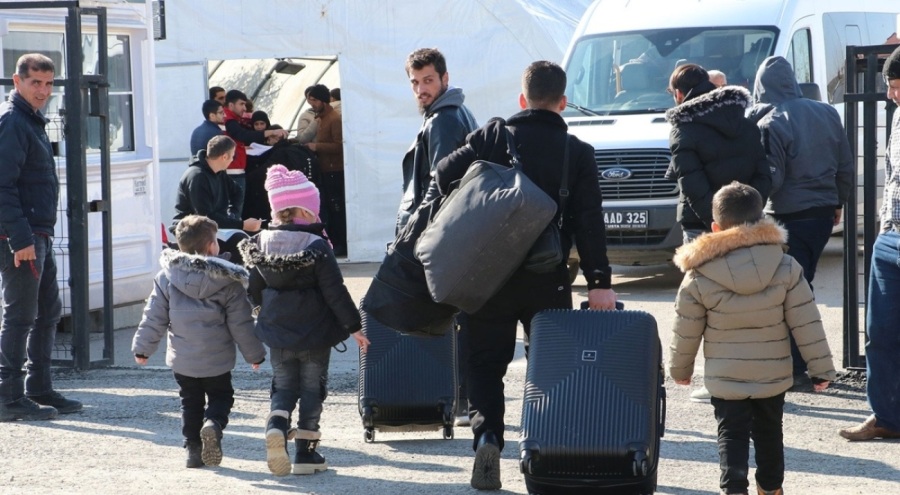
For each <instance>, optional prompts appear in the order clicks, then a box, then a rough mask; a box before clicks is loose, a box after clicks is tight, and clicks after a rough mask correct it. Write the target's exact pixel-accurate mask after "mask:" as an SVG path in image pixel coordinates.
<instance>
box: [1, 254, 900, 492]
mask: <svg viewBox="0 0 900 495" xmlns="http://www.w3.org/2000/svg"><path fill="white" fill-rule="evenodd" d="M842 255H843V250H842V249H841V247H840V244H839V242H837V240H833V242H832V243H831V244H830V245H829V248H828V250H827V251H826V254H825V256H824V258H823V259H822V262H821V263H820V269H819V274H818V275H817V277H816V279H815V282H814V286H815V290H816V295H817V300H818V305H819V308H820V310H821V312H822V315H823V319H824V321H825V325H826V329H827V332H828V338H829V342H830V343H831V345H832V352H833V354H834V356H835V357H836V358H835V362H836V365H838V366H839V365H840V356H841V352H842V348H843V342H842V323H841V315H842V312H841V304H842V303H841V294H842V280H843V279H842V269H841V257H842ZM342 269H343V271H344V274H345V277H346V279H347V285H348V287H349V288H350V291H351V293H352V294H353V296H354V298H355V300H359V297H360V296H361V295H362V294H364V293H365V290H366V288H367V287H368V284H369V282H370V280H371V277H372V275H373V274H374V272H375V270H376V269H377V265H375V264H344V265H342ZM615 272H616V275H615V277H614V288H615V289H616V291H617V292H618V294H619V296H620V299H622V300H623V301H625V303H626V305H627V308H628V309H635V310H643V311H647V312H649V313H651V314H653V315H654V316H655V317H656V319H657V321H658V324H659V331H660V337H661V339H662V341H663V345H664V346H667V345H668V342H669V340H670V338H669V334H670V331H671V324H672V318H673V310H672V308H673V301H674V296H675V292H676V291H677V288H678V284H679V283H680V280H681V276H680V274H679V273H678V272H677V271H676V270H674V269H673V268H671V267H648V268H622V267H615ZM575 289H576V290H575V292H576V304H577V303H578V302H580V301H581V300H583V299H584V298H585V297H586V288H585V287H584V285H583V280H582V281H581V285H578V286H576V288H575ZM148 290H149V288H148ZM132 335H133V329H125V330H120V331H117V332H116V334H115V349H114V353H113V354H114V356H115V363H116V365H115V366H114V367H112V368H107V369H95V370H91V371H86V372H72V371H67V370H64V369H59V370H58V371H57V373H56V375H55V386H56V388H57V389H58V390H60V391H62V392H63V393H65V394H66V395H67V396H70V397H72V398H76V399H78V400H81V401H83V402H84V403H85V409H84V411H83V412H81V413H76V414H72V415H67V416H63V417H61V418H59V419H57V420H55V421H49V422H41V423H22V422H17V423H0V459H2V460H3V461H2V464H0V466H2V467H0V494H21V493H47V494H72V493H84V494H88V493H90V494H98V493H99V494H106V493H109V494H141V495H146V493H148V492H151V493H159V494H181V493H204V492H206V493H271V494H274V493H280V492H292V493H314V494H347V493H365V494H367V495H377V494H385V495H388V494H434V493H440V494H462V493H475V490H473V489H472V488H471V487H470V486H469V476H470V473H471V467H472V451H471V440H472V434H471V432H470V431H469V430H468V429H467V428H456V429H455V438H454V439H452V440H441V439H440V437H441V434H440V432H438V431H434V432H419V433H391V432H378V433H377V436H376V441H375V443H371V444H369V443H365V442H364V441H363V428H362V424H361V421H360V418H359V412H358V407H357V398H356V387H357V382H356V380H357V366H358V360H357V350H356V348H355V347H354V345H353V341H352V339H351V340H348V342H347V344H348V348H349V349H348V351H347V352H345V353H337V352H334V353H333V358H332V364H331V369H330V383H329V386H330V390H331V392H330V396H329V398H328V400H327V401H326V406H325V412H324V414H323V420H322V432H323V439H322V443H321V448H320V450H321V452H322V453H323V454H324V455H325V456H326V457H327V458H328V461H329V464H330V469H329V470H328V471H327V472H325V473H322V474H318V475H315V476H292V475H289V476H286V477H282V478H279V477H275V476H273V475H272V474H271V473H269V471H268V469H267V467H266V463H265V448H264V441H263V428H264V423H265V417H266V415H267V413H268V386H269V382H270V376H271V369H270V368H268V366H267V365H263V369H261V370H260V371H258V372H254V371H252V370H251V369H250V367H249V365H247V364H246V363H239V364H238V366H237V367H236V370H235V372H234V383H235V388H236V397H235V399H236V400H235V406H234V410H233V413H232V418H231V423H230V425H229V426H228V428H227V429H226V431H225V439H224V443H223V447H224V451H225V458H224V460H223V462H222V465H221V466H220V467H217V468H202V469H186V468H184V459H183V457H184V452H183V449H182V448H181V435H180V421H179V399H178V395H177V387H176V384H175V382H174V380H173V378H172V375H171V372H170V371H169V370H168V369H167V368H166V367H165V365H164V355H163V351H162V350H160V352H159V353H157V354H156V355H154V356H152V358H151V362H150V366H148V367H146V368H139V367H137V366H136V365H134V361H133V359H132V357H131V353H130V342H131V337H132ZM519 344H520V345H519V346H518V353H517V356H516V359H515V360H514V361H513V363H512V364H511V365H510V368H509V372H508V374H507V378H506V394H507V415H506V417H507V424H508V426H507V431H506V437H507V439H508V440H509V441H508V442H507V448H506V449H505V450H504V452H503V458H502V461H501V471H502V481H503V489H502V490H501V491H500V492H499V493H516V494H522V493H526V490H525V485H524V482H523V480H522V476H521V474H519V471H518V462H517V459H518V447H517V444H516V441H515V440H516V438H517V437H518V435H519V431H520V430H519V419H520V414H521V406H522V402H521V396H522V390H523V387H524V374H525V360H524V356H523V352H522V346H521V341H520V343H519ZM102 345H103V343H102V341H101V340H99V339H97V340H94V341H92V346H93V349H92V355H94V356H101V355H102V352H103V349H102ZM701 362H702V360H698V364H700V363H701ZM694 382H695V384H696V385H695V386H694V387H696V386H697V385H699V384H700V383H702V369H700V368H698V369H697V371H696V375H695V380H694ZM666 389H667V393H668V404H667V411H668V414H667V421H666V432H665V437H664V438H663V442H662V447H661V459H660V466H659V489H658V493H661V494H680V495H714V494H717V493H719V492H718V472H719V471H718V459H717V451H716V426H715V420H714V418H713V416H712V408H711V407H710V406H709V405H708V404H695V403H692V402H690V401H689V400H688V395H689V392H690V391H691V390H692V387H682V386H677V385H675V384H674V383H672V382H671V381H668V382H667V383H666ZM868 414H869V411H868V407H867V405H866V402H865V394H864V390H863V389H862V388H861V387H860V384H859V383H858V382H853V381H851V380H848V381H846V382H844V383H838V384H835V386H833V387H832V388H831V389H829V390H828V391H826V392H825V393H822V394H814V393H812V392H811V391H807V392H799V393H789V394H788V396H787V404H786V406H785V419H784V432H785V455H786V465H787V474H786V480H785V485H784V486H785V492H786V493H789V494H816V493H833V494H866V495H869V494H900V442H898V441H874V442H862V443H848V442H846V441H844V440H843V439H841V438H840V437H838V435H837V434H836V431H837V429H838V428H841V427H844V426H847V425H851V424H855V423H857V422H860V421H862V420H863V419H864V418H865V417H866V416H867V415H868ZM751 477H752V468H751ZM752 488H753V486H752V484H751V489H752Z"/></svg>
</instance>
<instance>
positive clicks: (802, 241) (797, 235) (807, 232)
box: [773, 215, 834, 375]
mask: <svg viewBox="0 0 900 495" xmlns="http://www.w3.org/2000/svg"><path fill="white" fill-rule="evenodd" d="M773 216H774V218H775V219H776V220H778V215H773ZM779 222H781V224H782V225H783V226H784V228H785V229H787V231H788V242H787V244H788V252H787V254H789V255H791V256H793V257H794V259H795V260H797V263H800V266H801V267H803V276H804V277H805V278H806V281H807V283H809V288H810V289H812V281H813V278H815V276H816V266H817V265H818V264H819V257H820V256H821V255H822V251H824V250H825V245H826V244H828V238H829V237H831V229H832V227H834V217H833V216H828V217H820V218H804V219H800V220H786V221H781V220H779ZM790 337H791V357H792V358H793V362H794V375H803V374H805V373H806V362H805V361H803V357H802V356H800V349H799V348H798V347H797V342H796V341H794V336H793V334H791V335H790Z"/></svg>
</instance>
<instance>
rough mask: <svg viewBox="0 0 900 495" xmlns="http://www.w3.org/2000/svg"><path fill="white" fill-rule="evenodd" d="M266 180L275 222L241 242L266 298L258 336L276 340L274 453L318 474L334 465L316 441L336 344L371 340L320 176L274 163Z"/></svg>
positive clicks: (277, 470) (270, 426) (282, 461)
mask: <svg viewBox="0 0 900 495" xmlns="http://www.w3.org/2000/svg"><path fill="white" fill-rule="evenodd" d="M265 186H266V191H267V192H268V194H269V203H270V205H271V206H272V225H271V226H270V228H269V229H268V230H265V231H262V232H260V233H259V234H257V235H255V236H253V237H252V238H250V239H247V240H245V241H243V242H242V243H241V245H240V250H241V254H242V256H243V259H244V262H245V263H246V265H247V268H248V269H249V270H250V287H249V292H250V299H251V300H252V301H253V303H254V304H256V305H258V306H259V315H258V317H257V320H256V336H257V337H258V338H259V339H260V340H262V341H263V342H264V343H265V344H266V345H268V346H269V347H270V348H271V350H270V356H271V362H272V370H273V377H272V390H271V408H270V413H269V417H268V420H267V425H266V450H267V453H266V458H267V461H268V465H269V470H271V471H272V473H274V474H276V475H278V476H284V475H286V474H288V473H289V472H293V473H294V474H314V473H316V472H318V471H324V470H326V469H327V468H328V464H327V463H326V462H325V458H324V457H322V456H321V455H320V454H319V453H318V452H316V447H317V446H318V444H319V439H320V438H321V433H320V432H319V420H320V418H321V415H322V402H323V401H324V400H325V397H326V396H327V393H328V390H327V383H328V363H329V359H330V357H331V347H332V346H334V345H336V344H338V343H340V342H343V341H344V340H345V339H346V338H347V337H348V336H349V335H351V334H352V335H353V338H354V339H356V343H357V344H358V345H359V347H360V349H361V350H362V351H363V352H365V351H366V349H367V347H368V345H369V341H368V339H366V337H365V335H363V333H362V331H361V329H362V324H361V321H360V316H359V311H358V310H357V309H356V304H355V303H354V302H353V299H352V298H351V297H350V292H349V291H348V290H347V287H346V286H345V285H344V279H343V277H342V276H341V270H340V268H339V267H338V264H337V260H336V259H335V257H334V252H333V251H332V248H331V245H330V244H329V242H328V241H327V240H326V238H325V232H324V229H323V225H322V224H321V223H319V222H318V216H319V215H318V213H319V191H318V189H317V188H316V186H315V184H313V183H312V182H310V181H309V180H307V178H306V176H304V175H303V173H302V172H298V171H289V170H288V169H287V168H285V167H284V166H282V165H273V166H272V167H270V168H269V170H268V173H267V177H266V184H265ZM298 401H299V408H298V421H297V426H298V428H297V429H293V428H290V424H291V413H292V412H293V410H294V407H295V406H297V403H298ZM289 439H295V442H296V447H297V450H296V453H295V455H294V465H293V470H292V469H291V462H290V458H289V457H288V451H287V440H289Z"/></svg>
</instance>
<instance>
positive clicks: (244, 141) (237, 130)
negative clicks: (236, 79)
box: [224, 107, 266, 171]
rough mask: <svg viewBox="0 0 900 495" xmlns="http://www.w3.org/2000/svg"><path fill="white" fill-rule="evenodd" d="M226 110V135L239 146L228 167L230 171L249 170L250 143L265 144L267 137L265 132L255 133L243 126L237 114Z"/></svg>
mask: <svg viewBox="0 0 900 495" xmlns="http://www.w3.org/2000/svg"><path fill="white" fill-rule="evenodd" d="M224 110H225V134H226V135H227V136H228V137H230V138H231V139H233V140H234V143H235V144H236V145H237V146H236V147H235V149H234V160H232V161H231V164H230V165H228V170H241V171H243V170H244V169H245V168H247V149H246V146H247V145H248V144H250V143H265V142H266V135H265V133H263V131H254V130H253V129H248V128H246V127H244V126H243V125H241V118H240V116H238V115H237V114H236V113H234V112H232V111H231V110H229V109H228V108H227V107H226V108H224Z"/></svg>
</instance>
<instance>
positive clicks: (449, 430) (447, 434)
mask: <svg viewBox="0 0 900 495" xmlns="http://www.w3.org/2000/svg"><path fill="white" fill-rule="evenodd" d="M443 436H444V440H453V427H452V426H445V427H444V435H443Z"/></svg>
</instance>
